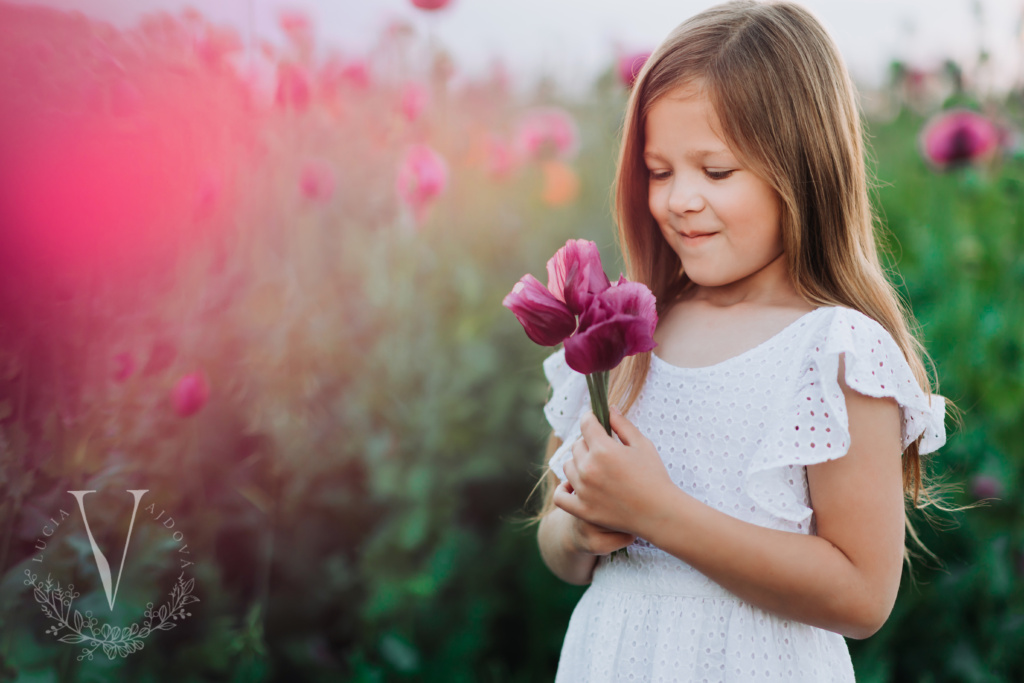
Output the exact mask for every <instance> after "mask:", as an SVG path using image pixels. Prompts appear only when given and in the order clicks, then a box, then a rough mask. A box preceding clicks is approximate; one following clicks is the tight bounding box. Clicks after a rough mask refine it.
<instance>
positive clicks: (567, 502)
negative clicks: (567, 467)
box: [553, 481, 580, 517]
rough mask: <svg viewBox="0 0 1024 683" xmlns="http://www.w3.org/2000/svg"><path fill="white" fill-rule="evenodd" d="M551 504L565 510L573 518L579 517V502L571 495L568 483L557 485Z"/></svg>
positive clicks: (571, 490) (570, 487) (570, 486)
mask: <svg viewBox="0 0 1024 683" xmlns="http://www.w3.org/2000/svg"><path fill="white" fill-rule="evenodd" d="M553 502H554V503H555V507H558V508H561V509H562V510H565V511H566V512H568V513H569V514H570V515H573V516H574V517H579V505H580V502H579V499H578V498H577V497H576V496H575V495H573V489H572V485H571V484H570V483H569V482H567V481H563V482H562V483H561V484H559V485H558V488H556V489H555V496H554V499H553Z"/></svg>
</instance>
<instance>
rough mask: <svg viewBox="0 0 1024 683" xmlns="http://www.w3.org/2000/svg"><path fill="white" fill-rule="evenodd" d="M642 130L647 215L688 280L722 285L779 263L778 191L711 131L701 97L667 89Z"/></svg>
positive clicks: (686, 89)
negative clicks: (675, 257)
mask: <svg viewBox="0 0 1024 683" xmlns="http://www.w3.org/2000/svg"><path fill="white" fill-rule="evenodd" d="M644 130H645V133H646V138H647V144H646V147H645V148H644V161H645V163H646V164H647V169H648V171H649V181H648V204H649V206H650V209H651V214H652V215H653V216H654V219H655V220H656V221H657V223H658V227H659V228H661V233H662V235H664V237H665V241H666V242H667V243H668V245H669V246H670V247H671V248H672V250H673V251H675V253H676V254H678V256H679V258H680V260H681V261H682V263H683V270H684V272H685V273H686V275H687V277H688V278H689V279H690V280H691V281H693V282H694V283H695V284H697V285H698V286H701V287H721V286H724V285H731V284H735V283H739V282H741V281H744V280H747V279H748V278H750V279H754V278H756V277H757V275H758V274H759V273H762V272H763V271H766V270H776V269H777V268H771V269H766V266H768V265H769V264H772V263H773V262H778V264H779V265H780V266H781V267H782V268H785V262H784V259H781V258H780V257H781V256H782V253H783V252H782V228H781V225H780V212H781V209H780V205H779V200H778V196H777V194H776V193H775V190H774V189H773V188H772V187H771V186H770V185H769V184H768V183H766V182H765V181H764V180H762V179H761V178H759V177H758V176H756V175H754V173H752V172H751V171H750V170H748V169H746V168H744V167H743V165H742V164H740V162H739V160H738V159H737V157H736V156H735V155H734V154H733V152H732V151H731V150H730V149H729V146H728V145H727V144H726V143H725V141H724V140H723V139H722V138H721V137H720V136H719V134H718V133H717V132H716V131H718V130H720V127H719V124H718V116H717V115H716V114H715V111H714V108H713V107H712V106H711V103H710V102H709V101H708V99H707V97H705V96H704V95H703V94H701V93H700V91H699V90H698V89H697V88H696V87H693V86H683V87H680V88H677V89H676V90H673V91H672V92H670V93H669V94H667V95H665V96H663V97H661V98H660V99H658V100H657V101H655V103H654V105H653V106H652V107H651V109H650V111H649V112H648V115H647V121H646V124H645V129H644ZM766 275H767V273H766ZM751 284H753V283H751Z"/></svg>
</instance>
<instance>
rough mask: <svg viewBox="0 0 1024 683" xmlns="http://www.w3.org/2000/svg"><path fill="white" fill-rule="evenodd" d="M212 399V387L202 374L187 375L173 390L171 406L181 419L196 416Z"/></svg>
mask: <svg viewBox="0 0 1024 683" xmlns="http://www.w3.org/2000/svg"><path fill="white" fill-rule="evenodd" d="M209 397H210V385H209V384H208V383H207V382H206V377H205V376H204V375H203V374H202V373H201V372H193V373H192V374H190V375H185V376H184V377H182V378H181V379H180V380H178V383H177V384H176V385H174V389H172V390H171V405H172V406H173V407H174V412H175V413H177V414H178V415H179V416H180V417H189V416H190V415H195V414H196V413H198V412H199V411H200V409H202V407H203V406H204V405H206V401H207V399H208V398H209Z"/></svg>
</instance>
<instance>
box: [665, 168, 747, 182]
mask: <svg viewBox="0 0 1024 683" xmlns="http://www.w3.org/2000/svg"><path fill="white" fill-rule="evenodd" d="M734 172H735V170H734V169H729V170H727V171H710V170H708V169H704V175H706V176H707V177H708V178H710V179H711V180H725V179H726V178H728V177H729V176H731V175H732V174H733V173H734ZM647 175H648V176H650V178H651V180H664V179H665V178H668V177H669V176H670V175H672V172H671V171H650V170H649V171H647Z"/></svg>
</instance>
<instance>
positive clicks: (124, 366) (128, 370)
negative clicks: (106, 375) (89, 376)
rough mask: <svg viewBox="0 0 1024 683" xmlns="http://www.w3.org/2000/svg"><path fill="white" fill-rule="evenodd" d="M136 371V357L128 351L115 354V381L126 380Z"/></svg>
mask: <svg viewBox="0 0 1024 683" xmlns="http://www.w3.org/2000/svg"><path fill="white" fill-rule="evenodd" d="M133 372H135V359H134V358H132V354H130V353H128V352H127V351H126V352H123V353H119V354H117V355H116V356H114V381H115V382H124V381H125V380H126V379H128V378H129V377H131V376H132V373H133Z"/></svg>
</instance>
